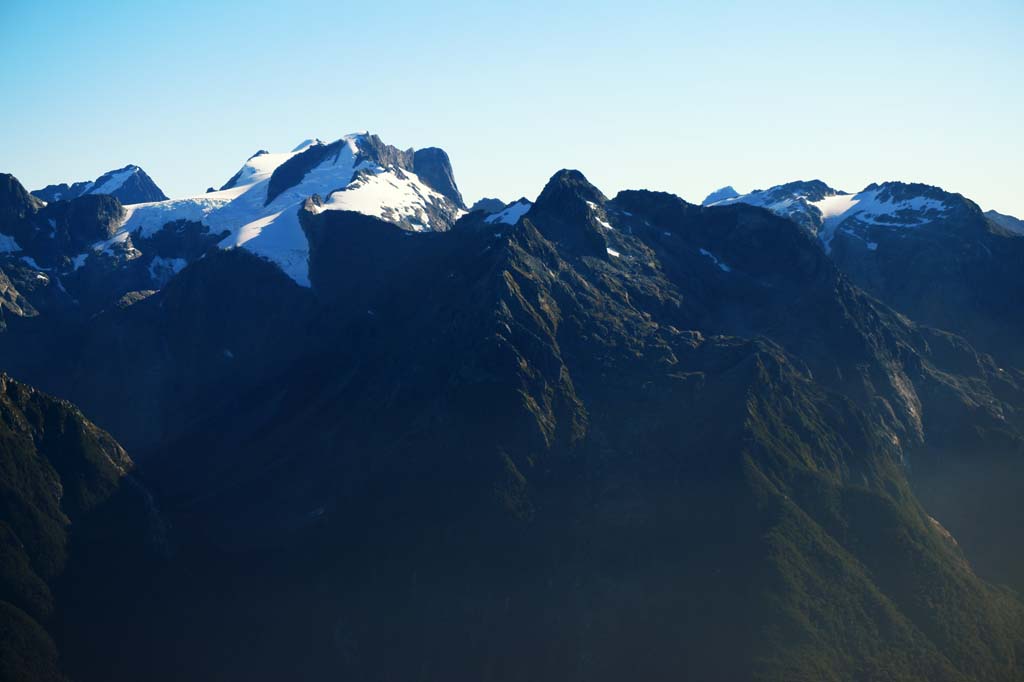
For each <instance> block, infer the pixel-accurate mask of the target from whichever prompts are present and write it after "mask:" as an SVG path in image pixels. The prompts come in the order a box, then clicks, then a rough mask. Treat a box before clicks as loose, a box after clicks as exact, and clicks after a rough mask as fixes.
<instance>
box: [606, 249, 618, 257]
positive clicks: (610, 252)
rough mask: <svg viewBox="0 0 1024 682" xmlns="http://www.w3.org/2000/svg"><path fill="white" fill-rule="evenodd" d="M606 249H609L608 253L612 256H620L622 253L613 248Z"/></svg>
mask: <svg viewBox="0 0 1024 682" xmlns="http://www.w3.org/2000/svg"><path fill="white" fill-rule="evenodd" d="M605 251H607V252H608V255H609V256H611V257H612V258H618V257H619V256H621V255H622V254H621V253H619V252H618V251H616V250H615V249H612V248H606V249H605Z"/></svg>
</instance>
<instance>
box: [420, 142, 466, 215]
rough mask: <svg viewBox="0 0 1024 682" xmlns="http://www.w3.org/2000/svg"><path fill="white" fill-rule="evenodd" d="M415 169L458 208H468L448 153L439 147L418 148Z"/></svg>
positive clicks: (425, 180) (424, 180)
mask: <svg viewBox="0 0 1024 682" xmlns="http://www.w3.org/2000/svg"><path fill="white" fill-rule="evenodd" d="M412 164H413V170H414V171H416V174H417V175H419V176H420V178H422V179H423V182H425V183H427V185H429V186H430V187H432V188H434V189H435V190H437V191H438V192H440V193H441V194H443V195H444V196H446V197H448V199H450V200H451V202H452V203H453V204H455V206H456V207H457V208H460V209H462V210H466V204H465V202H464V201H463V200H462V194H461V193H460V192H459V188H458V187H457V186H456V184H455V173H454V172H453V171H452V162H451V161H450V160H449V159H448V154H447V153H446V152H445V151H444V150H443V149H439V148H437V147H427V148H426V149H417V150H416V152H415V153H414V154H413V160H412Z"/></svg>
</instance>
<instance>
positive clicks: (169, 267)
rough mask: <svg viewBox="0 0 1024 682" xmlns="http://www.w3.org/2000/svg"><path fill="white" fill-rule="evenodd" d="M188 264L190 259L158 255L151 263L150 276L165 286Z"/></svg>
mask: <svg viewBox="0 0 1024 682" xmlns="http://www.w3.org/2000/svg"><path fill="white" fill-rule="evenodd" d="M186 265H188V261H186V260H185V259H184V258H163V257H161V256H157V257H155V258H154V259H153V260H152V261H150V263H149V276H150V277H152V278H153V280H154V281H156V282H157V283H159V285H160V286H163V285H165V284H167V282H168V281H169V280H170V279H171V278H172V277H174V276H175V275H176V274H178V273H179V272H181V271H182V270H184V269H185V266H186Z"/></svg>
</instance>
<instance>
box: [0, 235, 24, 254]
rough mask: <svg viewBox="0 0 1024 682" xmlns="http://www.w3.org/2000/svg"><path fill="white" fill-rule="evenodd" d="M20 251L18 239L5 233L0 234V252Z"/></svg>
mask: <svg viewBox="0 0 1024 682" xmlns="http://www.w3.org/2000/svg"><path fill="white" fill-rule="evenodd" d="M18 251H21V246H20V245H19V244H18V240H16V239H15V238H14V237H12V236H10V235H7V234H0V253H16V252H18Z"/></svg>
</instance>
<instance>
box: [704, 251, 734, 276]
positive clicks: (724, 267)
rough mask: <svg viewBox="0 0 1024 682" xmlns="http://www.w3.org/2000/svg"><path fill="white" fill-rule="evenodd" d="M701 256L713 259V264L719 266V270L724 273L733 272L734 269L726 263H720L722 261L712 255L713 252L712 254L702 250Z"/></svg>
mask: <svg viewBox="0 0 1024 682" xmlns="http://www.w3.org/2000/svg"><path fill="white" fill-rule="evenodd" d="M700 255H702V256H707V257H708V258H710V259H711V261H712V262H713V263H714V264H715V265H717V266H718V269H719V270H721V271H722V272H732V268H731V267H729V266H728V265H726V264H725V263H723V262H722V261H720V260H719V259H718V256H716V255H715V254H713V253H711V252H710V251H708V250H707V249H701V250H700Z"/></svg>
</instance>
